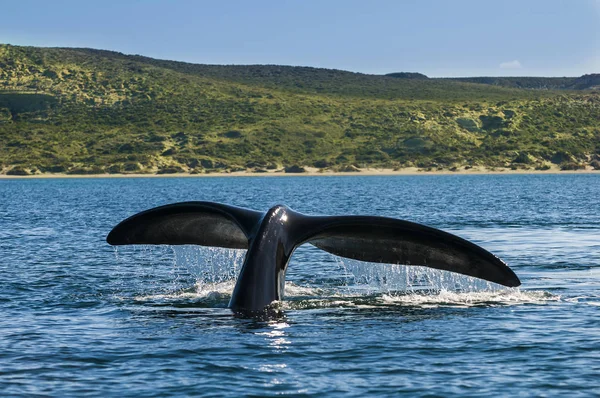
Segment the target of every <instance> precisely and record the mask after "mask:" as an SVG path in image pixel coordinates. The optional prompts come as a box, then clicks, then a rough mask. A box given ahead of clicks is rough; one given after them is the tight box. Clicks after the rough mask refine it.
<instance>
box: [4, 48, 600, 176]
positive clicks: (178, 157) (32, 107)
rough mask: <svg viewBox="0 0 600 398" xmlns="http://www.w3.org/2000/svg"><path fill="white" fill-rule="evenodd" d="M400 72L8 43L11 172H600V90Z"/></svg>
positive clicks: (7, 161) (7, 166) (7, 169)
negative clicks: (203, 61)
mask: <svg viewBox="0 0 600 398" xmlns="http://www.w3.org/2000/svg"><path fill="white" fill-rule="evenodd" d="M409 75H410V74H409ZM421 76H422V75H421ZM400 77H402V76H397V77H393V76H376V75H365V74H359V73H352V72H345V71H339V70H328V69H317V68H308V67H290V66H275V65H251V66H217V65H195V64H188V63H182V62H174V61H163V60H155V59H151V58H146V57H141V56H127V55H123V54H120V53H115V52H109V51H100V50H90V49H66V48H64V49H63V48H36V47H17V46H10V45H0V172H2V173H8V174H27V173H58V172H66V173H72V174H82V173H84V174H90V173H104V172H108V173H172V172H190V173H205V172H212V171H221V170H246V169H248V170H264V169H274V168H281V167H286V166H293V165H298V166H313V167H319V168H331V169H344V168H347V167H349V166H351V165H354V166H358V167H389V168H402V167H412V166H414V167H419V168H423V169H439V168H445V169H451V168H454V167H464V166H476V165H479V166H486V167H511V168H532V169H533V168H546V167H548V166H549V165H550V164H551V163H556V164H561V165H562V167H563V168H580V167H585V166H587V167H590V166H599V167H600V163H599V162H598V160H600V157H599V154H600V94H599V93H598V92H597V91H595V90H591V89H587V90H585V91H574V90H566V91H565V90H562V91H558V90H547V89H546V90H530V89H527V90H525V89H517V88H510V87H502V86H500V85H490V84H477V83H472V82H463V81H456V80H449V79H427V78H410V77H411V76H404V77H408V78H400Z"/></svg>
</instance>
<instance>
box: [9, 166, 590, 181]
mask: <svg viewBox="0 0 600 398" xmlns="http://www.w3.org/2000/svg"><path fill="white" fill-rule="evenodd" d="M305 169H306V172H304V173H285V172H284V171H283V170H268V171H266V172H262V173H257V172H253V171H234V172H227V171H222V172H214V173H204V174H189V173H172V174H149V173H147V174H140V173H131V174H129V173H128V174H108V173H104V174H65V173H42V174H34V175H27V176H17V175H6V174H0V179H22V178H24V179H35V178H164V177H178V178H198V177H201V178H205V177H209V178H210V177H315V176H394V175H397V176H417V175H419V176H420V175H478V174H479V175H480V174H600V170H594V169H592V168H586V169H582V170H561V169H560V168H559V167H558V166H553V167H551V168H550V169H548V170H533V169H517V170H512V169H510V168H496V169H489V168H485V167H473V168H470V169H464V168H461V169H458V170H456V171H450V170H447V169H444V170H431V171H427V170H423V169H419V168H416V167H409V168H404V169H398V170H394V169H359V171H352V172H339V171H331V170H322V169H317V168H312V167H305Z"/></svg>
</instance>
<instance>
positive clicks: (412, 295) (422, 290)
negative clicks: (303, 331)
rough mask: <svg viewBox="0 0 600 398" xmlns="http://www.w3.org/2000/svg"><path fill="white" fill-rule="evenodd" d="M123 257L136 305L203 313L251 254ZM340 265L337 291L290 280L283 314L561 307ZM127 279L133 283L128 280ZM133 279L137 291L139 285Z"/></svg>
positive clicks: (225, 292)
mask: <svg viewBox="0 0 600 398" xmlns="http://www.w3.org/2000/svg"><path fill="white" fill-rule="evenodd" d="M115 253H116V255H117V259H118V260H119V261H120V263H122V264H126V265H127V267H128V268H130V269H131V268H134V269H135V268H138V270H137V271H134V272H133V274H131V271H129V272H130V274H129V282H128V284H127V285H128V288H129V289H131V287H132V286H134V290H135V293H134V294H133V298H134V299H135V300H136V301H138V302H159V303H167V302H168V303H178V302H179V303H181V302H186V303H188V304H194V305H198V306H201V307H206V306H208V307H211V306H214V307H224V306H226V305H227V303H228V302H229V299H230V297H231V293H232V291H233V288H234V286H235V280H236V278H237V275H238V274H239V271H240V269H241V266H242V264H243V261H244V256H245V253H246V251H245V250H233V249H223V248H213V247H201V246H191V245H190V246H140V249H138V250H134V251H133V252H130V251H128V252H127V255H124V253H122V252H117V251H115ZM334 258H335V263H336V264H337V268H338V269H337V270H336V269H332V270H331V272H332V274H336V275H338V276H337V280H336V283H333V284H331V285H327V286H320V285H318V284H317V285H315V284H306V283H305V284H297V283H294V282H291V281H289V280H288V281H286V284H285V295H286V297H285V298H286V303H285V304H283V307H282V308H284V309H305V308H324V307H339V306H348V307H356V306H358V307H364V306H367V307H368V306H394V305H411V306H422V307H430V306H440V305H446V306H478V305H511V304H522V303H540V302H543V301H548V300H559V299H560V297H559V296H555V295H552V294H550V293H547V292H543V291H527V292H524V291H521V290H520V289H518V288H510V289H509V288H505V287H502V286H500V285H497V284H495V283H491V282H487V281H484V280H481V279H477V278H473V277H469V276H465V275H460V274H456V273H452V272H448V271H441V270H436V269H432V268H427V267H421V266H406V265H393V264H377V263H366V262H361V261H356V260H350V259H345V258H340V257H335V256H334ZM132 264H135V265H132ZM138 264H139V267H138ZM330 264H331V263H328V264H324V266H327V265H329V266H330ZM164 265H166V266H164ZM301 266H302V265H300V266H299V267H301ZM340 270H341V271H342V272H341V274H340V272H339V271H340ZM300 272H301V270H300ZM119 277H121V278H127V275H124V274H121V275H119ZM132 279H136V280H137V283H134V284H132V283H131V280H132ZM144 284H145V285H144ZM123 289H124V287H123V285H121V289H120V291H119V293H118V295H119V296H127V294H126V293H125V292H124V291H123Z"/></svg>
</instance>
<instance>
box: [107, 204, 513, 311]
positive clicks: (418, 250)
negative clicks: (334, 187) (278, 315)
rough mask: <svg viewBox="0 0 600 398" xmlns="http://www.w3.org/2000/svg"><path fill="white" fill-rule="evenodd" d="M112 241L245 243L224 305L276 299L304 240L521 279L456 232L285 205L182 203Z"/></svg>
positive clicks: (116, 233)
mask: <svg viewBox="0 0 600 398" xmlns="http://www.w3.org/2000/svg"><path fill="white" fill-rule="evenodd" d="M106 240H107V242H108V243H109V244H111V245H129V244H169V245H185V244H195V245H202V246H218V247H225V248H232V249H247V250H248V251H247V253H246V258H245V259H244V264H243V266H242V269H241V271H240V275H239V277H238V280H237V282H236V285H235V288H234V291H233V294H232V296H231V301H230V303H229V307H230V308H231V309H233V310H234V311H250V312H254V311H262V310H263V309H265V308H266V307H267V306H268V305H269V304H270V303H272V302H273V301H275V300H280V299H282V298H283V293H284V291H283V290H284V285H285V271H286V269H287V264H288V262H289V259H290V257H291V255H292V253H293V252H294V250H295V249H296V248H297V247H298V246H300V245H302V244H304V243H310V244H312V245H314V246H316V247H318V248H320V249H322V250H325V251H327V252H329V253H332V254H335V255H337V256H341V257H346V258H351V259H355V260H361V261H369V262H377V263H390V264H405V265H421V266H426V267H430V268H436V269H440V270H446V271H452V272H456V273H459V274H463V275H468V276H473V277H476V278H480V279H484V280H487V281H490V282H494V283H498V284H501V285H504V286H509V287H516V286H519V285H520V284H521V282H520V281H519V278H518V277H517V276H516V275H515V274H514V272H513V271H512V270H511V269H510V268H509V267H508V266H507V265H506V264H505V263H504V262H503V261H502V260H500V259H499V258H498V257H496V256H494V255H493V254H492V253H490V252H488V251H487V250H485V249H483V248H481V247H479V246H477V245H476V244H474V243H472V242H469V241H467V240H465V239H462V238H460V237H458V236H456V235H452V234H450V233H447V232H444V231H441V230H439V229H435V228H431V227H427V226H425V225H421V224H416V223H413V222H409V221H403V220H398V219H393V218H386V217H375V216H308V215H304V214H301V213H298V212H295V211H293V210H291V209H289V208H287V207H285V206H281V205H279V206H274V207H272V208H271V209H269V210H268V211H267V212H265V213H261V212H257V211H254V210H248V209H244V208H241V207H235V206H229V205H224V204H219V203H213V202H183V203H175V204H171V205H166V206H161V207H157V208H154V209H150V210H146V211H143V212H141V213H138V214H136V215H134V216H132V217H130V218H128V219H126V220H124V221H122V222H121V223H119V224H118V225H117V226H116V227H115V228H114V229H113V230H112V231H111V232H110V233H109V234H108V237H107V238H106Z"/></svg>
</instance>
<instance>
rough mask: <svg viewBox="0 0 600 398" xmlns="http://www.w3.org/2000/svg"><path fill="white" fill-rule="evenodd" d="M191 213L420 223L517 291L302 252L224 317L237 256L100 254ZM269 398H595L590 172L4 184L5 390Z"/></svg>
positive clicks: (598, 268) (597, 328)
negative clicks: (147, 221) (258, 312)
mask: <svg viewBox="0 0 600 398" xmlns="http://www.w3.org/2000/svg"><path fill="white" fill-rule="evenodd" d="M188 200H208V201H217V202H224V203H229V204H234V205H238V206H244V207H249V208H253V209H257V210H266V209H267V208H268V207H270V206H271V205H274V204H278V203H281V204H287V205H288V206H290V207H291V208H293V209H295V210H297V211H301V212H304V213H307V214H370V215H381V216H389V217H397V218H402V219H407V220H411V221H415V222H419V223H424V224H427V225H430V226H433V227H436V228H441V229H444V230H446V231H449V232H452V233H455V234H458V235H460V236H462V237H464V238H467V239H470V240H472V241H474V242H475V243H477V244H479V245H481V246H483V247H485V248H486V249H488V250H490V251H492V252H493V253H494V254H496V255H498V256H499V257H501V258H502V259H504V260H505V261H506V262H507V263H508V264H509V265H510V266H511V268H512V269H513V270H514V271H515V272H516V273H517V275H519V277H520V278H521V281H522V283H523V284H522V286H521V287H520V288H516V289H508V288H503V287H500V286H497V285H493V284H490V283H486V282H482V281H478V280H476V279H473V278H468V277H463V276H457V275H455V274H450V273H444V272H441V271H435V270H429V269H426V268H420V267H405V266H400V265H394V266H392V265H381V264H368V263H360V262H357V261H351V260H344V259H340V258H336V257H333V256H331V255H329V254H327V253H325V252H322V251H320V250H318V249H316V248H313V247H301V248H300V249H298V250H297V251H296V253H295V254H294V256H293V258H292V261H291V263H290V266H289V269H288V277H287V285H286V298H285V300H284V301H283V302H281V303H279V308H280V309H281V314H280V315H278V316H274V317H273V318H270V319H244V318H239V317H234V316H233V315H232V314H231V312H230V311H229V310H228V309H227V308H226V306H227V302H228V299H229V296H230V294H231V290H232V288H233V283H234V279H235V276H236V272H238V271H239V267H240V265H241V264H242V261H243V256H244V252H243V251H240V250H237V251H236V250H225V249H214V248H201V247H195V246H179V247H170V246H135V247H133V246H132V247H120V248H119V249H118V250H115V249H114V248H113V247H111V246H109V245H108V244H106V242H105V237H106V234H107V233H108V232H109V231H110V229H111V228H112V227H113V226H114V225H116V224H117V223H118V222H119V221H121V220H122V219H124V218H126V217H128V216H130V215H132V214H134V213H136V212H138V211H141V210H145V209H147V208H150V207H154V206H157V205H162V204H167V203H172V202H178V201H188ZM279 394H286V395H293V396H325V395H327V396H357V397H358V396H360V397H362V396H366V395H368V396H398V395H407V396H411V397H412V396H443V397H449V396H460V397H464V396H515V395H518V396H569V397H578V396H598V395H599V394H600V175H589V174H588V175H584V174H581V175H573V174H569V175H487V176H484V175H481V176H477V175H450V176H426V175H425V176H394V177H360V176H351V177H262V178H261V177H241V178H218V177H215V178H181V179H177V178H151V179H150V178H148V179H133V178H127V179H46V180H43V179H39V180H36V179H27V180H23V179H22V180H0V395H1V396H80V395H89V396H136V397H137V396H190V395H198V396H236V397H237V396H271V395H279Z"/></svg>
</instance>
